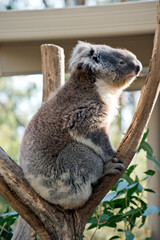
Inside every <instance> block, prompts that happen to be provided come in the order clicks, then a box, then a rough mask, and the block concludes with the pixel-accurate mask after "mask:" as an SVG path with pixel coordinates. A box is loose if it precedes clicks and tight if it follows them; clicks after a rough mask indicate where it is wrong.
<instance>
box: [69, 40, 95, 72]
mask: <svg viewBox="0 0 160 240" xmlns="http://www.w3.org/2000/svg"><path fill="white" fill-rule="evenodd" d="M90 49H91V44H90V43H87V42H83V41H78V43H77V45H76V46H75V48H74V49H73V51H72V54H71V58H70V61H69V70H70V71H71V72H72V71H74V70H75V67H76V64H77V63H78V62H79V61H80V59H81V58H82V57H83V56H85V57H86V56H87V54H88V53H89V51H90Z"/></svg>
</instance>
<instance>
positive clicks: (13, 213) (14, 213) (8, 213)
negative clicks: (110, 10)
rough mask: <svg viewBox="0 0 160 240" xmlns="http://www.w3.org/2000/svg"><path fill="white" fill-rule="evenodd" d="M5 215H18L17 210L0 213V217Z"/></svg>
mask: <svg viewBox="0 0 160 240" xmlns="http://www.w3.org/2000/svg"><path fill="white" fill-rule="evenodd" d="M6 216H12V217H13V216H17V217H18V213H17V212H6V213H3V214H2V215H1V217H6Z"/></svg>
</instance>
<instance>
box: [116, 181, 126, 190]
mask: <svg viewBox="0 0 160 240" xmlns="http://www.w3.org/2000/svg"><path fill="white" fill-rule="evenodd" d="M128 185H129V183H128V182H127V181H123V182H120V183H119V184H118V186H117V189H116V191H117V192H120V191H122V190H123V189H126V188H127V186H128Z"/></svg>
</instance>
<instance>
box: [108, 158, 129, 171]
mask: <svg viewBox="0 0 160 240" xmlns="http://www.w3.org/2000/svg"><path fill="white" fill-rule="evenodd" d="M124 169H125V167H124V165H123V163H122V161H121V160H119V159H117V158H112V159H111V160H110V161H108V162H106V163H105V165H104V175H108V174H114V175H120V174H121V171H123V170H124Z"/></svg>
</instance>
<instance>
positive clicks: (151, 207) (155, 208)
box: [143, 205, 160, 216]
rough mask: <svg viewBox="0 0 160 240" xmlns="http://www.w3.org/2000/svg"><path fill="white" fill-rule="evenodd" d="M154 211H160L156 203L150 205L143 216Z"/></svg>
mask: <svg viewBox="0 0 160 240" xmlns="http://www.w3.org/2000/svg"><path fill="white" fill-rule="evenodd" d="M153 213H160V209H159V208H158V207H157V206H155V205H150V206H149V207H148V208H147V209H146V210H145V211H144V213H143V216H149V215H151V214H153Z"/></svg>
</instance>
